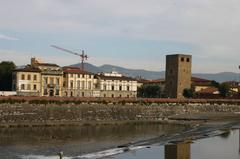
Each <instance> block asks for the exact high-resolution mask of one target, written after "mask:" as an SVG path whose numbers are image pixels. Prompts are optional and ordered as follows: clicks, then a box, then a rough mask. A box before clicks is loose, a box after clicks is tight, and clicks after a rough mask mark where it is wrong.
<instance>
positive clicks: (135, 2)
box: [0, 0, 240, 73]
mask: <svg viewBox="0 0 240 159" xmlns="http://www.w3.org/2000/svg"><path fill="white" fill-rule="evenodd" d="M239 15H240V0H0V61H5V60H8V61H9V60H10V61H14V62H15V63H16V64H17V65H26V64H28V63H30V58H31V57H37V58H40V59H42V60H43V61H44V62H48V63H57V64H59V65H61V66H65V65H70V64H75V63H78V62H79V61H80V59H79V58H78V57H77V56H74V55H71V54H68V53H66V52H63V51H60V50H57V49H55V48H52V47H50V45H57V46H60V47H62V48H66V49H68V50H71V51H74V52H81V50H85V52H86V53H87V54H88V56H89V57H90V58H89V59H88V61H87V62H89V63H91V64H94V65H97V66H99V65H102V64H112V65H117V66H123V67H126V68H133V69H146V70H152V71H162V70H165V56H166V55H167V54H191V55H192V56H193V66H192V69H193V72H195V73H216V72H239V68H238V66H239V64H240V44H239V42H240V17H239Z"/></svg>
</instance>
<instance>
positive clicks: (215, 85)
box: [211, 81, 220, 88]
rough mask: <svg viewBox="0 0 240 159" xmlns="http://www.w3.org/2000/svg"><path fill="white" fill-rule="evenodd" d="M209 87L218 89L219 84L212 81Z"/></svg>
mask: <svg viewBox="0 0 240 159" xmlns="http://www.w3.org/2000/svg"><path fill="white" fill-rule="evenodd" d="M211 86H213V87H216V88H219V86H220V84H219V83H218V82H216V81H212V82H211Z"/></svg>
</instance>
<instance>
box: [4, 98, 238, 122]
mask: <svg viewBox="0 0 240 159" xmlns="http://www.w3.org/2000/svg"><path fill="white" fill-rule="evenodd" d="M238 102H239V101H235V102H233V101H232V102H230V103H229V104H228V103H227V102H223V101H222V102H221V103H218V102H217V103H216V102H179V103H178V102H156V101H155V102H152V101H151V102H147V101H145V102H129V101H124V102H123V101H118V102H112V101H108V102H107V101H105V103H104V102H103V103H102V102H96V101H95V102H94V101H91V102H89V101H68V102H66V101H65V102H63V101H62V102H59V101H58V102H57V101H46V100H43V101H38V100H32V101H26V100H17V101H16V100H13V99H11V100H9V101H7V100H5V101H3V100H0V103H1V104H0V125H24V124H25V125H26V126H28V125H41V124H43V125H44V124H46V125H51V124H53V125H54V124H68V123H78V124H81V123H86V122H105V121H108V122H112V121H113V122H114V121H146V120H147V121H162V120H166V119H167V118H168V117H169V116H172V115H176V114H188V115H189V114H199V113H200V114H201V113H216V112H240V105H239V104H238ZM234 103H235V104H234Z"/></svg>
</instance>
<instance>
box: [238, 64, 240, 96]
mask: <svg viewBox="0 0 240 159" xmlns="http://www.w3.org/2000/svg"><path fill="white" fill-rule="evenodd" d="M238 68H239V75H238V96H240V65H239V66H238Z"/></svg>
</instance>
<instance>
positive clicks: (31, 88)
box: [12, 65, 41, 96]
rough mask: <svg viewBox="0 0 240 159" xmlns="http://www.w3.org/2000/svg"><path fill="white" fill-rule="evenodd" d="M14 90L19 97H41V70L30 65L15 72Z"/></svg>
mask: <svg viewBox="0 0 240 159" xmlns="http://www.w3.org/2000/svg"><path fill="white" fill-rule="evenodd" d="M12 88H13V90H14V91H16V92H17V95H22V96H40V95H41V70H40V69H38V68H34V67H32V66H30V65H28V66H26V67H24V68H18V69H15V70H14V72H13V86H12Z"/></svg>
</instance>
